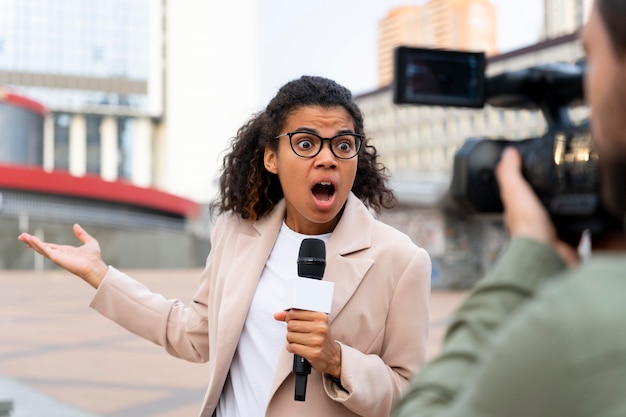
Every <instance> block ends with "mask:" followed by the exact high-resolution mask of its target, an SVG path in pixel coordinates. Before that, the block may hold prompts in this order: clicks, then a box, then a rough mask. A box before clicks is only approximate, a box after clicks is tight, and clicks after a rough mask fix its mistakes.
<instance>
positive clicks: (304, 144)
mask: <svg viewBox="0 0 626 417" xmlns="http://www.w3.org/2000/svg"><path fill="white" fill-rule="evenodd" d="M298 146H299V147H300V148H302V149H311V148H312V147H313V142H311V141H310V140H308V139H303V140H301V141H299V142H298Z"/></svg>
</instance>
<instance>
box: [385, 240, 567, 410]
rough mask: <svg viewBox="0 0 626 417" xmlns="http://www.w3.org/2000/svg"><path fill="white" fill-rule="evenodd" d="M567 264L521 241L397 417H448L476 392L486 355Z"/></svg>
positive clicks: (461, 314)
mask: <svg viewBox="0 0 626 417" xmlns="http://www.w3.org/2000/svg"><path fill="white" fill-rule="evenodd" d="M564 269H565V264H564V263H563V262H562V260H561V259H560V258H559V257H558V255H557V254H556V253H555V252H554V251H553V250H551V249H550V248H549V247H547V246H545V245H543V244H541V243H538V242H535V241H532V240H529V239H526V238H515V239H513V240H512V241H511V244H510V247H509V248H508V249H507V251H506V252H505V253H504V254H503V256H502V257H501V258H500V259H499V261H498V263H497V265H496V266H495V268H494V270H493V271H492V273H491V274H490V276H488V277H487V278H486V279H484V280H483V281H482V282H481V283H479V284H478V285H477V286H476V287H475V288H474V289H473V290H472V292H471V293H470V295H469V296H468V297H467V298H466V299H465V301H464V303H463V304H462V305H461V307H460V308H459V309H458V310H457V312H456V313H455V314H454V316H453V318H452V321H451V322H450V324H449V326H448V330H447V333H446V337H445V340H444V345H443V347H442V351H441V354H440V355H439V356H438V357H436V358H435V359H433V360H432V361H431V362H430V363H428V364H427V365H426V366H425V367H424V368H423V369H422V370H421V371H420V372H419V373H418V374H417V375H416V377H415V378H414V379H413V380H412V381H411V384H410V386H409V389H408V390H407V392H406V393H405V394H404V396H403V397H402V399H401V400H400V401H399V403H398V404H397V405H396V406H395V408H394V412H393V414H392V415H393V417H407V416H414V415H419V416H421V417H425V416H436V415H439V414H445V413H444V412H445V411H447V410H448V409H449V408H450V407H451V405H452V403H453V401H454V400H455V398H456V397H457V396H459V395H460V394H461V393H462V392H463V391H464V390H465V389H467V388H468V387H471V386H472V385H473V384H474V383H475V381H474V380H473V378H474V376H475V373H476V370H477V368H478V363H479V358H480V356H481V354H482V353H483V352H484V351H485V350H486V349H487V347H488V346H489V345H490V343H491V341H492V339H493V337H494V335H495V334H496V333H497V332H498V330H499V329H500V328H501V327H502V325H503V324H504V323H506V322H508V321H509V319H510V318H511V316H513V313H514V312H516V311H518V310H519V309H520V308H521V307H522V306H524V305H525V304H526V303H527V302H528V301H529V300H530V299H532V298H533V297H534V296H535V293H536V291H537V290H538V288H539V287H540V286H541V285H542V284H543V283H545V282H546V281H547V280H549V279H550V277H552V276H555V275H556V274H557V273H558V272H560V271H563V270H564Z"/></svg>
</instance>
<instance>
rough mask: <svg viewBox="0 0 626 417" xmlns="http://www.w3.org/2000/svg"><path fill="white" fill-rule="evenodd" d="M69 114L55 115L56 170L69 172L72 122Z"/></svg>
mask: <svg viewBox="0 0 626 417" xmlns="http://www.w3.org/2000/svg"><path fill="white" fill-rule="evenodd" d="M71 120H72V118H71V116H70V115H69V114H63V113H61V114H55V115H54V169H59V170H63V171H68V170H69V168H70V122H71Z"/></svg>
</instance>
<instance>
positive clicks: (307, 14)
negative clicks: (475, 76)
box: [259, 0, 543, 106]
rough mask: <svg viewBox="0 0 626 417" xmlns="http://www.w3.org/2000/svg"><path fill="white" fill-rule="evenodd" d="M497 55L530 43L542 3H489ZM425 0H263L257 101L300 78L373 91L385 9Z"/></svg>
mask: <svg viewBox="0 0 626 417" xmlns="http://www.w3.org/2000/svg"><path fill="white" fill-rule="evenodd" d="M491 2H492V4H493V5H494V6H495V7H496V11H497V19H498V21H497V28H498V40H497V42H498V49H499V51H500V52H501V53H504V52H509V51H512V50H515V49H518V48H521V47H524V46H528V45H532V44H534V43H536V42H537V40H538V39H539V34H540V31H541V26H542V23H543V0H524V1H519V0H491ZM424 3H426V0H413V1H411V0H262V1H260V6H259V16H260V18H259V29H260V38H259V42H260V57H259V60H260V61H259V63H260V68H261V72H260V84H261V85H260V100H261V103H262V105H263V106H264V105H265V104H267V102H268V101H269V100H270V99H271V98H272V97H273V96H274V94H275V93H276V91H277V90H278V88H279V87H280V86H281V85H283V84H285V83H286V82H288V81H289V80H292V79H294V78H298V77H300V76H301V75H304V74H307V75H321V76H325V77H328V78H331V79H334V80H335V81H337V82H338V83H340V84H342V85H344V86H345V87H347V88H349V89H350V90H351V91H352V93H353V94H356V95H358V94H362V93H366V92H369V91H372V90H374V89H376V88H377V82H378V74H377V71H378V67H377V65H378V58H377V47H378V22H379V21H380V20H381V19H382V18H384V17H385V16H386V15H387V13H388V12H389V10H391V9H393V8H395V7H398V6H402V5H406V4H424Z"/></svg>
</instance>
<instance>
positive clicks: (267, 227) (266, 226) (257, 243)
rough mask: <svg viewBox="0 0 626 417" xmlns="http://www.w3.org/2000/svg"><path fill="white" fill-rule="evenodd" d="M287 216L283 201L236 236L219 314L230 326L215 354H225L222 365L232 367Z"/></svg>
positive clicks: (221, 331) (224, 330)
mask: <svg viewBox="0 0 626 417" xmlns="http://www.w3.org/2000/svg"><path fill="white" fill-rule="evenodd" d="M284 217H285V205H284V203H283V202H282V201H281V203H279V204H277V206H276V208H275V210H273V211H272V213H271V214H270V216H269V217H266V218H264V219H261V220H259V221H257V222H255V223H254V224H253V227H252V228H250V229H249V230H248V231H242V233H239V235H238V237H237V243H236V245H235V248H234V251H235V253H236V254H237V255H236V256H235V257H233V260H232V265H231V271H230V272H229V274H228V275H229V277H230V279H229V280H228V281H226V282H225V283H224V291H223V294H224V298H223V299H222V306H221V308H220V313H219V314H220V316H223V317H220V318H219V319H218V320H216V323H228V326H223V327H221V328H220V329H218V337H217V340H218V341H219V343H220V346H219V348H218V349H217V350H216V351H217V352H220V353H223V354H224V356H222V357H221V358H216V360H217V361H220V363H224V364H230V362H231V360H232V357H233V355H234V353H235V349H236V348H237V344H238V343H239V336H240V335H241V332H242V330H243V326H244V323H245V321H246V317H247V315H248V310H249V307H250V303H251V302H252V298H253V296H254V292H255V290H256V287H257V284H258V281H259V278H260V276H261V273H262V272H263V268H264V267H265V263H266V262H267V259H268V257H269V254H270V252H271V251H272V248H273V247H274V242H275V241H276V238H277V236H278V232H279V230H280V226H281V224H282V222H283V219H284Z"/></svg>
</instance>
